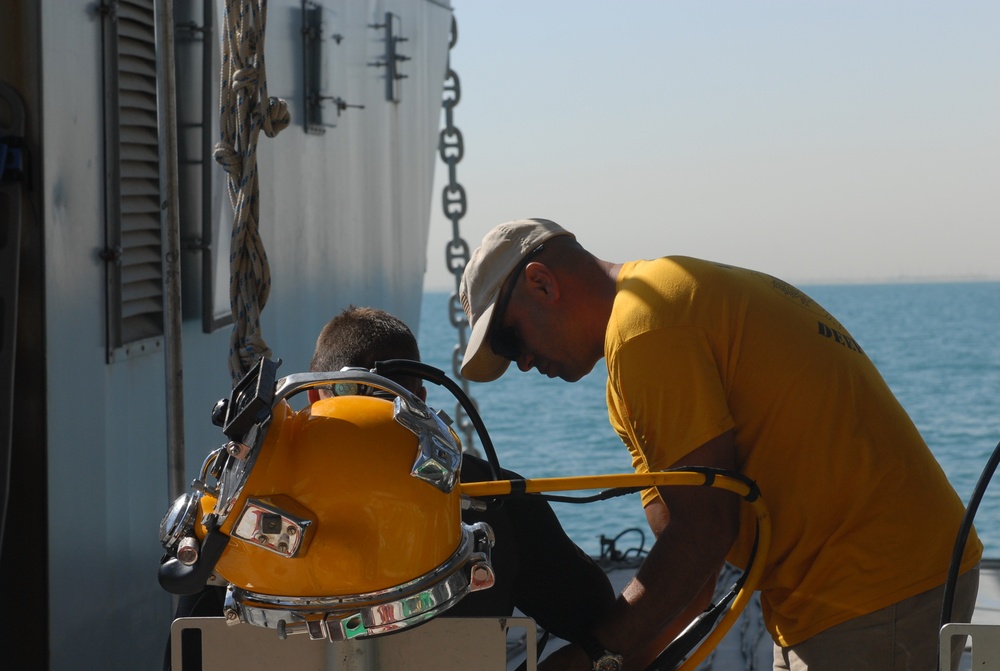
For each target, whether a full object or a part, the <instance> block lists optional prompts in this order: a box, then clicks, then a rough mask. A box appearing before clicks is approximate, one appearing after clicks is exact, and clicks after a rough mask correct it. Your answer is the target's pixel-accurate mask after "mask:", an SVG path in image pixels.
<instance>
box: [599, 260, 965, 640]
mask: <svg viewBox="0 0 1000 671" xmlns="http://www.w3.org/2000/svg"><path fill="white" fill-rule="evenodd" d="M604 352H605V357H606V360H607V366H608V388H607V395H608V399H607V401H608V412H609V417H610V420H611V424H612V425H613V426H614V428H615V430H616V431H617V432H618V434H619V436H621V438H622V440H623V441H624V442H625V444H626V445H627V446H628V448H629V451H630V452H631V453H632V460H633V465H634V467H635V469H636V471H637V472H640V473H643V472H648V471H660V470H664V469H666V468H669V467H671V466H672V465H673V464H674V463H676V462H677V460H678V459H680V458H681V457H683V456H684V455H686V454H688V453H689V452H691V451H692V450H694V449H695V448H697V447H699V446H701V445H702V444H703V443H705V442H707V441H708V440H710V439H712V438H714V437H716V436H718V435H720V434H721V433H723V432H725V431H728V430H729V429H734V430H735V441H736V449H737V468H738V469H739V471H740V472H742V473H743V474H745V475H746V476H748V477H750V478H752V479H753V480H755V481H756V482H757V484H758V486H759V487H760V490H761V493H762V496H763V499H764V502H765V503H766V504H767V507H768V510H769V512H770V517H771V524H772V534H773V536H772V541H771V549H770V552H769V553H768V557H767V558H766V566H765V571H764V573H763V576H762V579H761V582H760V584H759V586H758V588H759V589H760V591H761V601H762V606H763V611H764V619H765V623H766V625H767V627H768V630H769V631H770V632H771V634H772V635H773V636H774V638H775V640H777V641H778V642H779V643H780V644H782V645H794V644H796V643H799V642H801V641H803V640H805V639H807V638H809V637H810V636H813V635H814V634H817V633H819V632H821V631H823V630H824V629H826V628H828V627H831V626H833V625H836V624H839V623H840V622H843V621H845V620H848V619H850V618H852V617H856V616H858V615H863V614H866V613H870V612H873V611H875V610H878V609H880V608H883V607H885V606H888V605H890V604H892V603H895V602H897V601H899V600H901V599H904V598H908V597H910V596H914V595H916V594H919V593H921V592H924V591H926V590H928V589H931V588H933V587H936V586H938V585H941V584H942V583H944V581H945V579H946V577H947V572H948V564H949V561H950V559H951V553H952V548H953V546H954V543H955V538H956V535H957V532H958V528H959V526H960V524H961V520H962V516H963V514H964V506H963V505H962V502H961V500H960V499H959V497H958V495H957V494H956V493H955V491H954V489H953V488H952V487H951V485H950V484H949V483H948V480H947V478H946V477H945V474H944V472H943V471H942V469H941V467H940V466H939V465H938V463H937V461H936V460H935V458H934V456H933V455H932V454H931V452H930V450H929V449H928V448H927V445H926V444H925V443H924V441H923V439H922V438H921V437H920V434H919V433H918V432H917V429H916V427H915V426H914V425H913V422H912V421H911V420H910V418H909V417H908V416H907V414H906V412H905V411H904V410H903V408H902V407H901V406H900V405H899V403H898V402H897V401H896V399H895V397H894V396H893V394H892V392H891V391H890V390H889V388H888V386H887V385H886V383H885V381H884V380H883V379H882V377H881V375H880V374H879V373H878V371H877V370H876V369H875V366H874V365H873V364H872V362H871V361H870V360H869V359H868V357H867V355H866V354H865V353H864V352H863V351H862V349H861V347H860V346H859V345H858V343H857V342H856V341H855V340H854V339H853V338H852V337H851V336H850V334H848V332H847V330H846V329H844V327H843V326H841V325H840V324H839V323H838V322H837V320H835V319H834V318H833V317H832V316H831V315H830V314H829V313H827V312H826V311H825V310H824V309H823V308H822V307H820V306H819V305H818V304H817V303H815V302H814V301H812V300H811V299H810V298H809V297H808V296H806V295H805V294H803V293H802V292H801V291H799V290H798V289H796V288H794V287H792V286H791V285H789V284H787V283H785V282H782V281H781V280H778V279H776V278H773V277H770V276H768V275H765V274H763V273H758V272H755V271H751V270H745V269H742V268H734V267H732V266H726V265H722V264H717V263H711V262H707V261H700V260H697V259H691V258H684V257H668V258H663V259H657V260H654V261H636V262H632V263H628V264H625V266H624V267H623V268H622V270H621V273H620V274H619V276H618V285H617V295H616V297H615V303H614V308H613V310H612V314H611V319H610V322H609V324H608V330H607V334H606V338H605V347H604ZM655 496H656V492H655V489H650V490H647V491H646V492H644V494H643V504H644V505H645V504H648V503H649V502H650V501H651V500H652V499H653V497H655ZM743 509H744V511H743V519H742V523H741V531H740V536H739V538H738V540H737V541H736V543H735V545H734V546H733V548H732V550H731V551H730V553H729V556H728V559H729V561H730V562H732V563H733V564H735V565H737V566H745V562H746V561H747V559H748V557H749V555H750V550H751V546H752V543H753V537H754V532H753V530H754V520H755V517H754V514H753V511H752V509H751V508H750V506H747V505H744V506H743ZM981 556H982V543H980V541H979V538H978V537H977V536H976V534H975V531H974V530H973V532H972V533H971V534H970V538H969V542H968V545H967V548H966V551H965V556H964V558H963V562H962V570H963V571H964V570H966V569H968V568H971V567H972V566H974V565H975V563H976V562H977V561H979V559H980V557H981Z"/></svg>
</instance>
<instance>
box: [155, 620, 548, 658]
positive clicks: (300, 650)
mask: <svg viewBox="0 0 1000 671" xmlns="http://www.w3.org/2000/svg"><path fill="white" fill-rule="evenodd" d="M517 629H523V630H526V631H530V632H531V633H532V635H531V636H527V643H528V650H527V659H528V663H527V667H526V668H527V671H535V663H534V660H535V658H536V649H535V637H534V632H535V623H534V620H532V619H531V618H526V617H507V618H495V617H491V618H448V617H439V618H435V619H433V620H430V621H429V622H427V623H425V624H422V625H420V626H417V627H414V628H412V629H407V630H403V631H400V632H398V633H395V634H391V635H388V636H379V637H375V638H371V639H367V640H355V641H347V642H341V643H330V642H328V641H313V640H310V639H309V638H308V637H307V636H304V635H296V636H289V637H288V638H287V639H285V640H281V639H279V638H278V634H277V632H276V631H275V630H273V629H265V628H263V627H254V626H251V625H248V624H238V625H233V626H230V625H227V624H226V620H225V619H224V618H221V617H204V618H180V619H178V620H174V623H173V624H172V625H171V628H170V631H171V651H170V656H171V660H172V663H171V664H172V671H217V670H223V669H239V671H257V670H260V671H274V670H275V669H296V671H388V670H390V669H392V670H394V671H398V670H400V669H406V671H468V669H477V670H481V671H493V670H496V671H504V669H506V668H507V662H508V660H507V632H508V631H510V630H517ZM184 652H187V653H188V656H189V657H188V659H189V662H190V658H191V656H194V658H195V659H196V660H197V662H194V663H188V664H187V665H185V662H184Z"/></svg>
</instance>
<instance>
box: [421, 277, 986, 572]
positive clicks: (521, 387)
mask: <svg viewBox="0 0 1000 671" xmlns="http://www.w3.org/2000/svg"><path fill="white" fill-rule="evenodd" d="M800 288H801V289H803V290H804V291H805V292H806V293H808V294H809V295H810V296H811V297H812V298H813V299H814V300H816V301H817V302H819V303H820V304H821V305H823V307H825V308H826V309H827V310H828V311H829V312H831V313H832V314H833V315H834V316H836V317H837V318H838V319H839V320H840V322H841V323H842V324H843V325H844V326H845V327H846V328H847V330H849V331H850V332H851V335H852V336H854V338H855V339H856V340H857V341H858V343H859V344H860V345H861V347H862V348H863V349H864V350H865V351H866V352H867V353H868V356H869V357H871V359H872V360H873V361H874V362H875V365H876V366H877V367H878V368H879V370H880V371H881V373H882V376H883V377H884V378H885V380H886V382H888V384H889V386H890V388H891V389H892V390H893V392H894V393H895V394H896V397H897V398H898V399H899V401H900V403H902V405H903V407H904V408H905V409H906V411H907V412H908V413H909V414H910V417H911V418H912V419H913V421H914V423H915V424H916V426H917V428H918V429H919V430H920V432H921V433H922V434H923V436H924V439H925V440H926V441H927V444H928V445H929V446H930V448H931V450H932V451H933V453H934V454H935V456H936V457H937V459H938V461H939V462H940V463H941V466H942V467H943V468H944V471H945V473H946V474H947V475H948V478H949V480H950V481H951V483H952V485H953V486H954V487H955V489H956V491H957V492H958V494H959V495H960V496H961V497H962V499H963V500H964V501H965V502H966V503H968V501H969V500H970V498H971V497H972V495H973V492H974V491H975V489H976V486H977V483H978V481H979V480H980V478H981V475H982V473H983V470H984V468H985V466H986V464H987V462H988V461H989V458H990V455H991V454H992V453H993V451H994V449H995V448H996V446H997V444H998V442H1000V283H997V282H982V283H966V282H963V283H939V284H876V285H838V286H832V285H820V286H801V287H800ZM448 304H449V295H448V294H447V293H427V294H425V295H424V303H423V307H422V310H421V315H422V316H421V321H420V326H419V329H418V330H419V339H420V346H421V354H422V356H423V359H424V361H425V362H427V363H429V364H431V365H433V366H435V367H438V368H440V369H442V370H444V371H445V372H446V373H447V374H448V375H449V377H452V378H453V379H457V378H456V374H455V373H454V372H453V371H452V357H453V351H454V347H455V343H456V342H457V332H456V331H455V329H454V327H453V326H452V325H451V323H450V320H449V317H448ZM606 381H607V372H606V370H605V369H604V364H603V360H602V361H601V362H599V363H598V365H597V366H596V367H595V369H594V371H593V372H591V373H590V374H589V375H587V376H585V377H584V378H583V379H581V380H580V381H578V382H576V383H573V384H568V383H566V382H563V381H562V380H558V379H556V380H551V379H549V378H547V377H545V376H544V375H539V374H537V373H536V372H535V371H534V370H532V371H531V372H530V373H521V372H520V371H518V370H517V369H516V368H515V367H513V366H512V367H511V368H510V369H509V370H508V372H507V373H506V374H505V375H504V376H503V377H501V378H500V379H499V380H497V381H496V382H491V383H488V384H476V383H472V384H471V385H470V387H471V389H470V393H471V396H472V398H473V399H474V400H475V402H476V404H477V406H478V408H479V414H480V415H481V417H482V419H483V422H484V424H485V425H486V428H487V429H488V431H489V434H490V437H491V439H492V441H493V443H494V445H495V448H496V452H497V456H498V459H499V461H500V464H501V466H503V467H504V468H509V469H511V470H514V471H517V472H518V473H520V474H521V475H522V476H523V477H525V478H542V477H563V476H577V475H600V474H606V473H628V472H631V470H632V469H631V460H630V457H629V455H628V451H627V450H626V449H625V447H624V445H623V444H622V443H621V441H620V440H619V438H618V436H617V435H616V434H615V433H614V432H613V431H612V430H611V426H610V424H609V423H608V413H607V408H606V406H605V403H604V399H605V394H604V386H605V383H606ZM431 387H432V388H431V389H430V390H429V396H428V401H429V403H430V404H431V405H432V406H433V407H434V408H436V409H440V410H444V411H445V412H447V413H449V414H451V415H452V416H454V414H455V412H454V407H455V401H454V398H453V397H452V396H451V395H450V394H449V393H448V392H447V391H445V390H444V389H443V388H440V387H434V386H433V385H431ZM476 448H477V449H478V450H479V452H480V454H482V448H481V443H479V441H476ZM592 493H593V492H573V493H572V494H573V495H580V496H583V495H587V494H592ZM553 507H554V509H555V511H556V513H557V515H558V516H559V519H560V521H561V522H562V524H563V527H564V528H565V529H566V531H567V533H568V534H569V535H570V537H571V538H572V539H573V540H574V541H576V543H577V544H578V545H580V547H582V548H583V549H584V550H585V551H587V552H588V553H590V554H595V555H596V554H599V553H600V552H601V549H602V544H601V537H602V536H603V537H605V538H606V539H614V538H617V540H616V543H615V547H616V549H617V550H618V551H634V550H637V549H639V548H644V549H649V546H650V544H651V542H652V537H651V534H650V532H649V529H648V527H647V525H646V518H645V515H644V514H643V512H642V507H641V504H640V502H639V497H638V495H637V494H632V495H628V496H623V497H619V498H616V499H612V500H608V501H599V502H595V503H587V504H582V505H580V504H569V503H554V504H553ZM975 521H976V528H977V531H978V532H979V535H980V537H981V538H982V539H983V542H984V544H985V545H986V556H989V557H1000V474H998V475H997V477H996V478H995V481H991V482H990V485H989V487H988V488H987V489H986V492H985V495H984V496H983V498H982V502H981V504H980V506H979V510H978V513H977V514H976V517H975ZM931 531H932V530H930V529H928V532H929V533H930V532H931Z"/></svg>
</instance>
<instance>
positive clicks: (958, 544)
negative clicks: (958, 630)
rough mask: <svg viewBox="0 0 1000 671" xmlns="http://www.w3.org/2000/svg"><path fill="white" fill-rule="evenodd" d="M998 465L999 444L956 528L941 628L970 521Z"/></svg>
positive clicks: (950, 603)
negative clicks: (956, 535) (956, 533)
mask: <svg viewBox="0 0 1000 671" xmlns="http://www.w3.org/2000/svg"><path fill="white" fill-rule="evenodd" d="M998 463H1000V443H997V446H996V447H995V448H993V454H992V455H991V456H990V460H989V461H988V462H986V468H984V469H983V473H982V475H980V476H979V482H977V483H976V488H975V490H973V492H972V498H971V499H969V505H968V507H966V509H965V515H964V516H963V517H962V525H961V526H960V527H959V528H958V538H956V539H955V549H954V550H952V553H951V564H949V566H948V578H947V580H945V583H944V599H943V600H942V603H941V626H942V627H943V626H944V625H946V624H948V623H949V622H951V610H952V606H953V604H954V601H955V584H956V583H957V582H958V570H959V568H960V567H961V564H962V555H963V554H965V544H966V543H967V542H968V540H969V531H971V530H972V520H973V519H975V517H976V511H977V510H979V503H980V501H982V500H983V494H985V493H986V487H987V486H989V484H990V480H992V479H993V473H994V471H996V470H997V464H998Z"/></svg>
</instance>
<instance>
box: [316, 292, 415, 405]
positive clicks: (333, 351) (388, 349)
mask: <svg viewBox="0 0 1000 671" xmlns="http://www.w3.org/2000/svg"><path fill="white" fill-rule="evenodd" d="M386 359H410V360H411V361H420V348H419V347H418V346H417V339H416V338H415V337H414V336H413V332H412V331H410V329H409V327H407V325H406V324H404V323H403V322H402V320H400V319H399V318H398V317H395V316H393V315H391V314H389V313H388V312H385V311H384V310H379V309H377V308H368V307H361V308H359V307H355V306H353V305H351V306H349V307H348V308H346V309H345V310H344V311H343V312H341V313H340V314H339V315H337V316H336V317H334V318H333V319H331V320H330V321H329V322H328V323H327V325H326V326H324V327H323V330H322V331H321V332H320V334H319V338H317V340H316V351H315V352H314V353H313V357H312V361H311V362H310V364H309V370H311V371H313V372H325V371H338V370H340V369H341V368H344V367H345V366H352V367H360V368H367V369H371V368H373V367H374V366H375V362H376V361H384V360H386ZM386 377H387V378H389V379H390V380H392V381H393V382H396V383H398V384H400V385H401V386H403V387H405V388H406V389H408V390H409V391H412V392H413V393H418V392H419V391H420V388H421V387H422V386H423V382H422V381H421V380H420V379H419V378H416V377H412V376H409V375H395V374H393V375H387V376H386Z"/></svg>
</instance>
